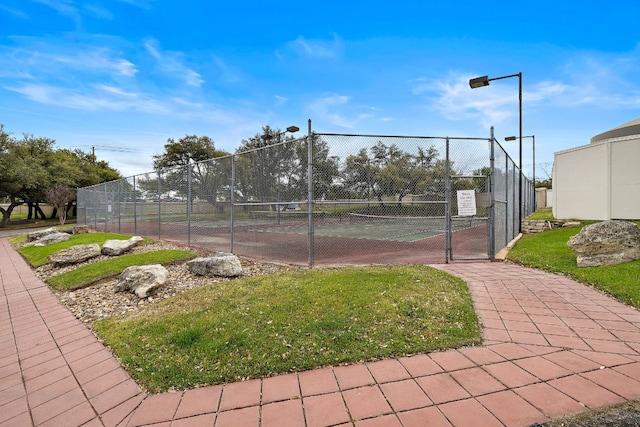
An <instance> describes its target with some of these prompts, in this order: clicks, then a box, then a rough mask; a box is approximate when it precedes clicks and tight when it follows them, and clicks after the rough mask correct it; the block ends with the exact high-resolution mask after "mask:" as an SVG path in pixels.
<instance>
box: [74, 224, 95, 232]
mask: <svg viewBox="0 0 640 427" xmlns="http://www.w3.org/2000/svg"><path fill="white" fill-rule="evenodd" d="M89 232H91V229H90V228H89V226H88V225H74V226H73V228H72V229H71V234H87V233H89Z"/></svg>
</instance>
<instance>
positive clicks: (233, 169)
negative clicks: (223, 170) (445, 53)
mask: <svg viewBox="0 0 640 427" xmlns="http://www.w3.org/2000/svg"><path fill="white" fill-rule="evenodd" d="M235 210H236V156H235V154H234V155H232V156H231V238H230V240H231V242H230V248H229V251H230V252H231V253H233V237H234V235H233V227H234V225H235V224H234V221H235Z"/></svg>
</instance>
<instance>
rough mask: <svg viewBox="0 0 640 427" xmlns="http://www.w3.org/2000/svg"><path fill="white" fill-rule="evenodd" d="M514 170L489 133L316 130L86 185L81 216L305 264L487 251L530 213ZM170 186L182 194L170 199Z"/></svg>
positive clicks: (432, 258)
mask: <svg viewBox="0 0 640 427" xmlns="http://www.w3.org/2000/svg"><path fill="white" fill-rule="evenodd" d="M244 148H246V147H244ZM518 172H519V171H518V170H517V168H516V167H515V164H514V163H513V161H512V160H511V159H510V158H509V157H508V156H507V155H506V152H504V150H502V149H501V147H500V146H499V144H498V143H497V141H496V140H495V138H493V136H491V138H473V137H471V138H464V137H463V138H450V137H419V136H401V135H399V136H398V135H396V136H394V135H386V136H385V135H344V134H327V133H324V134H319V133H313V132H311V130H310V132H309V135H308V136H307V137H304V138H299V139H294V140H285V139H283V140H282V141H281V142H279V143H276V144H272V145H267V146H264V147H258V148H252V149H247V150H244V149H243V150H239V151H238V152H237V153H235V154H233V155H230V156H225V157H221V158H215V159H210V160H206V161H201V162H197V164H188V165H182V166H176V167H175V168H173V169H170V170H163V171H155V172H151V173H148V174H142V175H140V176H135V177H130V178H126V179H122V180H118V181H114V182H111V183H104V184H100V185H97V186H93V187H87V188H84V189H80V190H79V191H78V212H79V216H78V218H79V222H80V223H82V222H84V223H86V224H90V225H92V226H93V227H95V228H96V229H104V230H110V231H119V232H123V233H131V234H139V235H143V236H149V237H157V238H160V239H167V240H171V241H175V242H179V243H182V244H186V245H190V246H198V247H202V248H206V249H209V250H212V251H224V252H234V253H237V254H238V255H244V256H248V257H251V258H255V259H264V260H272V261H276V262H283V263H292V264H303V265H304V264H307V265H310V266H312V265H331V264H366V263H438V262H448V261H450V260H461V259H492V257H493V256H494V255H495V253H496V250H499V249H500V248H502V247H503V246H504V245H505V244H506V242H508V241H509V240H510V239H511V238H512V237H513V234H514V232H516V231H517V230H518V224H517V221H518V217H517V215H516V213H518V209H519V208H520V209H522V208H524V211H525V212H526V211H527V210H528V209H527V206H529V205H528V204H527V200H530V198H529V199H527V200H524V201H523V203H521V202H520V200H519V198H518V195H519V194H518V191H517V187H516V184H517V183H518V182H519V179H518ZM171 195H177V196H179V200H180V201H169V202H167V201H166V199H165V198H166V197H167V196H171ZM310 211H311V213H310ZM469 212H471V213H469Z"/></svg>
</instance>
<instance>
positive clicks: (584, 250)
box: [567, 220, 640, 267]
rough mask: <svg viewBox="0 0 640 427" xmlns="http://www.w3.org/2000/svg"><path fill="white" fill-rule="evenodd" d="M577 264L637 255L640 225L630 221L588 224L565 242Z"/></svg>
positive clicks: (618, 260)
mask: <svg viewBox="0 0 640 427" xmlns="http://www.w3.org/2000/svg"><path fill="white" fill-rule="evenodd" d="M567 244H568V245H569V247H570V248H571V249H572V250H573V252H574V254H575V255H576V258H577V261H578V267H597V266H600V265H612V264H622V263H625V262H629V261H633V260H636V259H640V228H639V227H638V226H637V225H636V224H634V223H633V222H629V221H620V220H611V221H602V222H598V223H595V224H590V225H587V226H586V227H584V228H583V229H582V230H581V231H580V233H578V234H577V235H575V236H573V237H572V238H571V239H569V242H568V243H567Z"/></svg>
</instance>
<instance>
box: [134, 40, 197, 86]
mask: <svg viewBox="0 0 640 427" xmlns="http://www.w3.org/2000/svg"><path fill="white" fill-rule="evenodd" d="M157 45H158V43H157V41H156V40H153V39H150V40H147V41H146V42H145V43H144V47H145V49H146V50H147V52H148V53H149V54H150V55H151V56H153V57H154V58H155V59H156V60H157V65H158V68H159V69H160V70H161V71H162V72H164V73H166V74H168V75H170V76H171V77H173V78H176V79H178V80H182V81H183V82H184V83H185V84H187V85H188V86H193V87H200V86H201V85H202V83H204V80H203V78H202V75H201V74H200V73H198V72H196V71H194V70H192V69H190V68H189V67H187V66H186V65H185V64H184V62H185V61H184V54H183V53H182V52H170V51H166V52H163V51H161V50H160V48H159V47H158V46H157Z"/></svg>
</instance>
